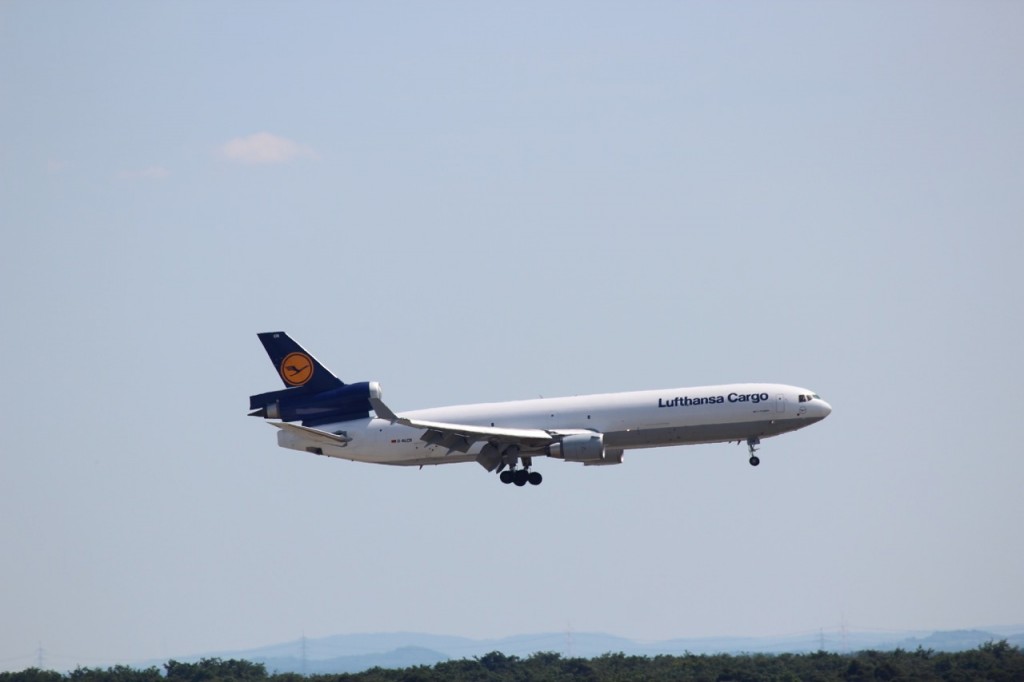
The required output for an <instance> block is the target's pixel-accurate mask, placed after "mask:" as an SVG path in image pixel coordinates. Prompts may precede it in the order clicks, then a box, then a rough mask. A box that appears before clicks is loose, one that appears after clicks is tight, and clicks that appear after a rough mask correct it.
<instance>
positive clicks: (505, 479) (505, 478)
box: [498, 469, 513, 484]
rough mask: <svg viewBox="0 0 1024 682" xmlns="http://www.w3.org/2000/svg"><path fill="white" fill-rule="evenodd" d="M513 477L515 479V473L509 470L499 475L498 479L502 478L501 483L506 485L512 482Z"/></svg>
mask: <svg viewBox="0 0 1024 682" xmlns="http://www.w3.org/2000/svg"><path fill="white" fill-rule="evenodd" d="M512 477H513V472H511V471H509V470H508V469H506V470H505V471H502V472H501V473H500V474H498V478H500V479H501V482H502V483H505V484H508V483H511V482H512Z"/></svg>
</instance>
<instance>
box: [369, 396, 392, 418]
mask: <svg viewBox="0 0 1024 682" xmlns="http://www.w3.org/2000/svg"><path fill="white" fill-rule="evenodd" d="M370 407H372V408H373V411H374V412H376V413H377V416H378V417H380V418H381V419H387V420H388V421H389V422H391V423H392V424H394V423H395V422H397V421H398V415H397V414H395V413H394V412H392V411H391V408H390V407H388V406H387V405H385V404H384V401H383V400H381V399H380V398H376V397H374V396H370Z"/></svg>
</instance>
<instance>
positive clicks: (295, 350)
mask: <svg viewBox="0 0 1024 682" xmlns="http://www.w3.org/2000/svg"><path fill="white" fill-rule="evenodd" d="M257 336H258V337H259V340H260V341H261V342H262V343H263V347H264V348H265V349H266V351H267V355H269V356H270V360H271V362H272V363H273V365H274V368H275V369H276V370H277V372H278V375H279V376H280V377H281V380H282V381H283V382H284V385H285V387H286V388H284V389H283V390H278V391H271V392H269V393H261V394H258V395H253V396H250V397H249V409H250V410H251V412H250V413H249V416H251V417H262V418H263V419H266V420H276V421H269V422H268V423H270V424H271V425H272V426H275V427H277V428H278V429H279V431H278V433H277V442H278V445H279V446H281V447H283V448H290V449H292V450H299V451H303V452H309V453H313V454H316V455H324V456H327V457H336V458H339V459H347V460H351V461H356V462H371V463H375V464H391V465H399V466H419V467H422V466H424V465H433V464H452V463H456V462H477V463H479V464H480V465H481V466H482V467H484V468H485V469H486V470H487V471H489V472H497V473H498V475H499V478H500V480H501V482H502V483H506V484H509V483H513V484H515V485H516V486H519V487H522V486H525V485H526V484H527V483H529V484H530V485H540V483H541V481H542V480H543V477H542V476H541V474H540V472H538V471H533V470H532V467H533V460H534V459H535V458H537V457H551V458H555V459H561V460H564V461H566V462H578V463H581V464H583V465H584V466H605V465H611V464H621V463H622V461H623V455H624V453H625V451H626V450H636V449H641V448H656V447H665V446H672V445H692V444H698V443H725V442H736V443H741V442H743V441H746V443H747V448H748V451H749V453H750V460H749V462H750V464H751V465H752V466H757V465H758V464H760V462H761V460H760V458H759V457H758V456H757V455H756V452H757V451H758V447H757V446H758V445H760V443H761V439H762V438H768V437H771V436H778V435H780V434H783V433H789V432H790V431H796V430H797V429H802V428H804V427H805V426H810V425H811V424H814V423H816V422H819V421H821V420H822V419H824V418H825V417H827V416H828V415H829V414H830V413H831V412H832V407H831V406H830V405H829V404H828V403H827V402H825V401H824V400H822V399H821V397H820V396H818V394H816V393H814V392H813V391H809V390H807V389H805V388H799V387H796V386H787V385H784V384H764V383H746V384H725V385H721V386H698V387H693V388H670V389H664V390H654V391H631V392H626V393H604V394H598V395H581V396H573V397H566V398H536V399H531V400H514V401H510V402H500V403H478V404H473V405H457V406H452V407H436V408H431V409H425V410H415V411H408V412H403V413H401V414H398V413H396V412H394V411H393V410H392V409H391V408H390V407H388V406H387V405H386V404H385V403H384V401H383V400H382V395H383V394H382V391H381V386H380V384H379V383H377V382H375V381H369V382H367V381H364V382H360V383H354V384H346V383H344V382H343V381H342V380H341V379H339V378H338V377H336V376H335V375H334V374H332V373H331V372H330V371H329V370H328V369H327V368H326V367H324V366H323V365H322V364H320V362H318V361H317V359H316V358H315V357H313V355H311V354H310V353H308V352H307V351H306V350H305V349H304V348H302V346H300V345H299V344H298V343H296V342H295V341H293V340H292V339H291V338H290V337H289V336H288V334H286V333H285V332H264V333H261V334H258V335H257ZM371 411H372V412H373V414H372V415H371V414H370V413H371ZM294 422H299V423H294Z"/></svg>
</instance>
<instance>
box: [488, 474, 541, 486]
mask: <svg viewBox="0 0 1024 682" xmlns="http://www.w3.org/2000/svg"><path fill="white" fill-rule="evenodd" d="M498 478H500V479H501V482H502V483H515V484H516V485H517V486H519V487H520V488H521V487H523V486H524V485H526V484H527V483H529V484H530V485H540V484H541V481H543V480H544V477H543V476H541V475H540V472H539V471H527V470H526V469H515V470H513V469H506V470H505V471H502V472H501V473H500V474H498Z"/></svg>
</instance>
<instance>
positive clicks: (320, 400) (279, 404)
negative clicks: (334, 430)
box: [249, 381, 382, 426]
mask: <svg viewBox="0 0 1024 682" xmlns="http://www.w3.org/2000/svg"><path fill="white" fill-rule="evenodd" d="M381 396H382V392H381V388H380V384H378V383H377V382H376V381H363V382H360V383H358V384H341V385H340V386H337V387H335V388H331V389H328V390H326V391H319V392H316V391H311V390H309V389H307V388H306V387H303V386H300V387H297V388H286V389H284V390H281V391H271V392H270V393H261V394H259V395H254V396H250V397H249V409H250V410H252V412H250V413H249V416H250V417H263V418H264V419H280V420H281V421H285V422H295V421H298V422H302V425H303V426H319V425H321V424H330V423H333V422H343V421H350V420H353V419H365V418H367V417H369V416H370V410H371V409H372V407H371V406H370V398H371V397H372V398H380V397H381Z"/></svg>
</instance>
